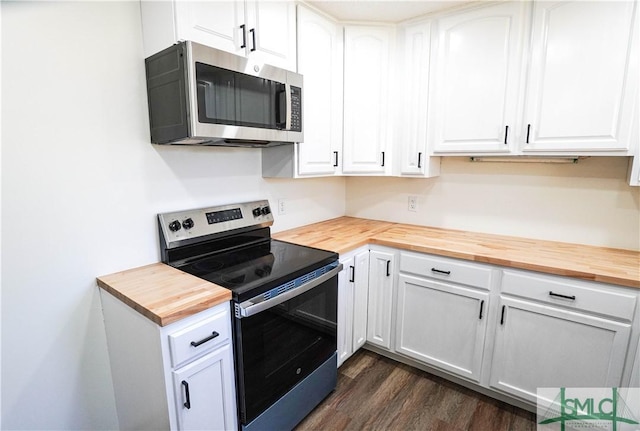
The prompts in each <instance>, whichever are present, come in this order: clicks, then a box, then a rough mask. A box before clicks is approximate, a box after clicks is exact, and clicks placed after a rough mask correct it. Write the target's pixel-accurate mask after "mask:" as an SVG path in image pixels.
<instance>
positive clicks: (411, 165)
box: [395, 21, 440, 177]
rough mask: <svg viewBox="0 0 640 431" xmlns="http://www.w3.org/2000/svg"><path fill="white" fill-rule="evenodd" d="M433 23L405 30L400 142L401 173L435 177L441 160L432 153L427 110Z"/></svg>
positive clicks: (413, 26) (409, 27)
mask: <svg viewBox="0 0 640 431" xmlns="http://www.w3.org/2000/svg"><path fill="white" fill-rule="evenodd" d="M431 27H432V25H431V22H430V21H427V22H421V23H417V24H412V25H407V26H405V27H404V28H403V29H402V30H403V37H402V47H401V48H400V51H401V52H402V54H403V56H404V58H403V61H402V63H401V64H402V72H400V73H399V75H400V77H401V81H400V84H401V85H402V86H403V89H402V96H403V97H401V98H400V99H401V100H402V103H401V106H396V107H395V108H396V109H398V110H399V112H400V114H401V116H400V120H399V121H398V124H399V125H400V127H399V129H400V130H398V136H399V137H400V139H398V141H397V144H398V145H397V147H396V148H397V151H396V153H397V154H398V158H399V161H400V175H410V176H413V175H417V176H424V177H431V176H435V175H438V174H439V173H440V159H439V158H437V157H433V158H432V157H430V156H429V149H428V146H427V145H428V142H427V110H428V99H429V75H430V65H431Z"/></svg>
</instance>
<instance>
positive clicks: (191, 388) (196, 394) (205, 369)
mask: <svg viewBox="0 0 640 431" xmlns="http://www.w3.org/2000/svg"><path fill="white" fill-rule="evenodd" d="M231 361H233V354H232V352H231V346H230V345H229V344H227V345H225V346H223V347H221V348H220V349H218V350H216V351H215V352H213V353H211V354H209V355H207V356H205V357H203V358H201V359H198V360H197V361H194V362H193V363H190V364H188V365H185V366H184V367H182V368H180V369H178V370H176V371H174V372H173V387H174V393H175V394H176V397H175V408H176V412H177V416H178V429H181V430H202V429H212V430H228V429H235V428H234V427H235V420H233V418H234V417H235V415H236V412H235V403H230V402H228V400H229V397H231V396H232V395H233V394H234V387H233V385H234V378H233V375H232V374H229V372H228V370H230V369H231V370H233V365H232V364H231V363H230V362H231Z"/></svg>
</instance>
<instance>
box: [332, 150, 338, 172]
mask: <svg viewBox="0 0 640 431" xmlns="http://www.w3.org/2000/svg"><path fill="white" fill-rule="evenodd" d="M333 157H334V159H333V167H334V168H336V167H338V152H337V151H334V152H333Z"/></svg>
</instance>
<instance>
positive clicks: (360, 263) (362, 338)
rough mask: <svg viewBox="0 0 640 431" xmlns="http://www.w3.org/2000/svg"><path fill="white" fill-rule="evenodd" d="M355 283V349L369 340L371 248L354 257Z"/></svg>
mask: <svg viewBox="0 0 640 431" xmlns="http://www.w3.org/2000/svg"><path fill="white" fill-rule="evenodd" d="M352 279H353V280H354V281H353V283H354V285H353V351H354V352H355V351H356V350H358V349H359V348H360V347H362V346H364V343H366V341H367V302H368V298H369V250H364V251H362V252H360V253H358V254H356V255H355V257H354V274H353V277H352Z"/></svg>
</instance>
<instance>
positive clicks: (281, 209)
mask: <svg viewBox="0 0 640 431" xmlns="http://www.w3.org/2000/svg"><path fill="white" fill-rule="evenodd" d="M286 213H287V204H286V201H285V200H284V199H278V215H285V214H286Z"/></svg>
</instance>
